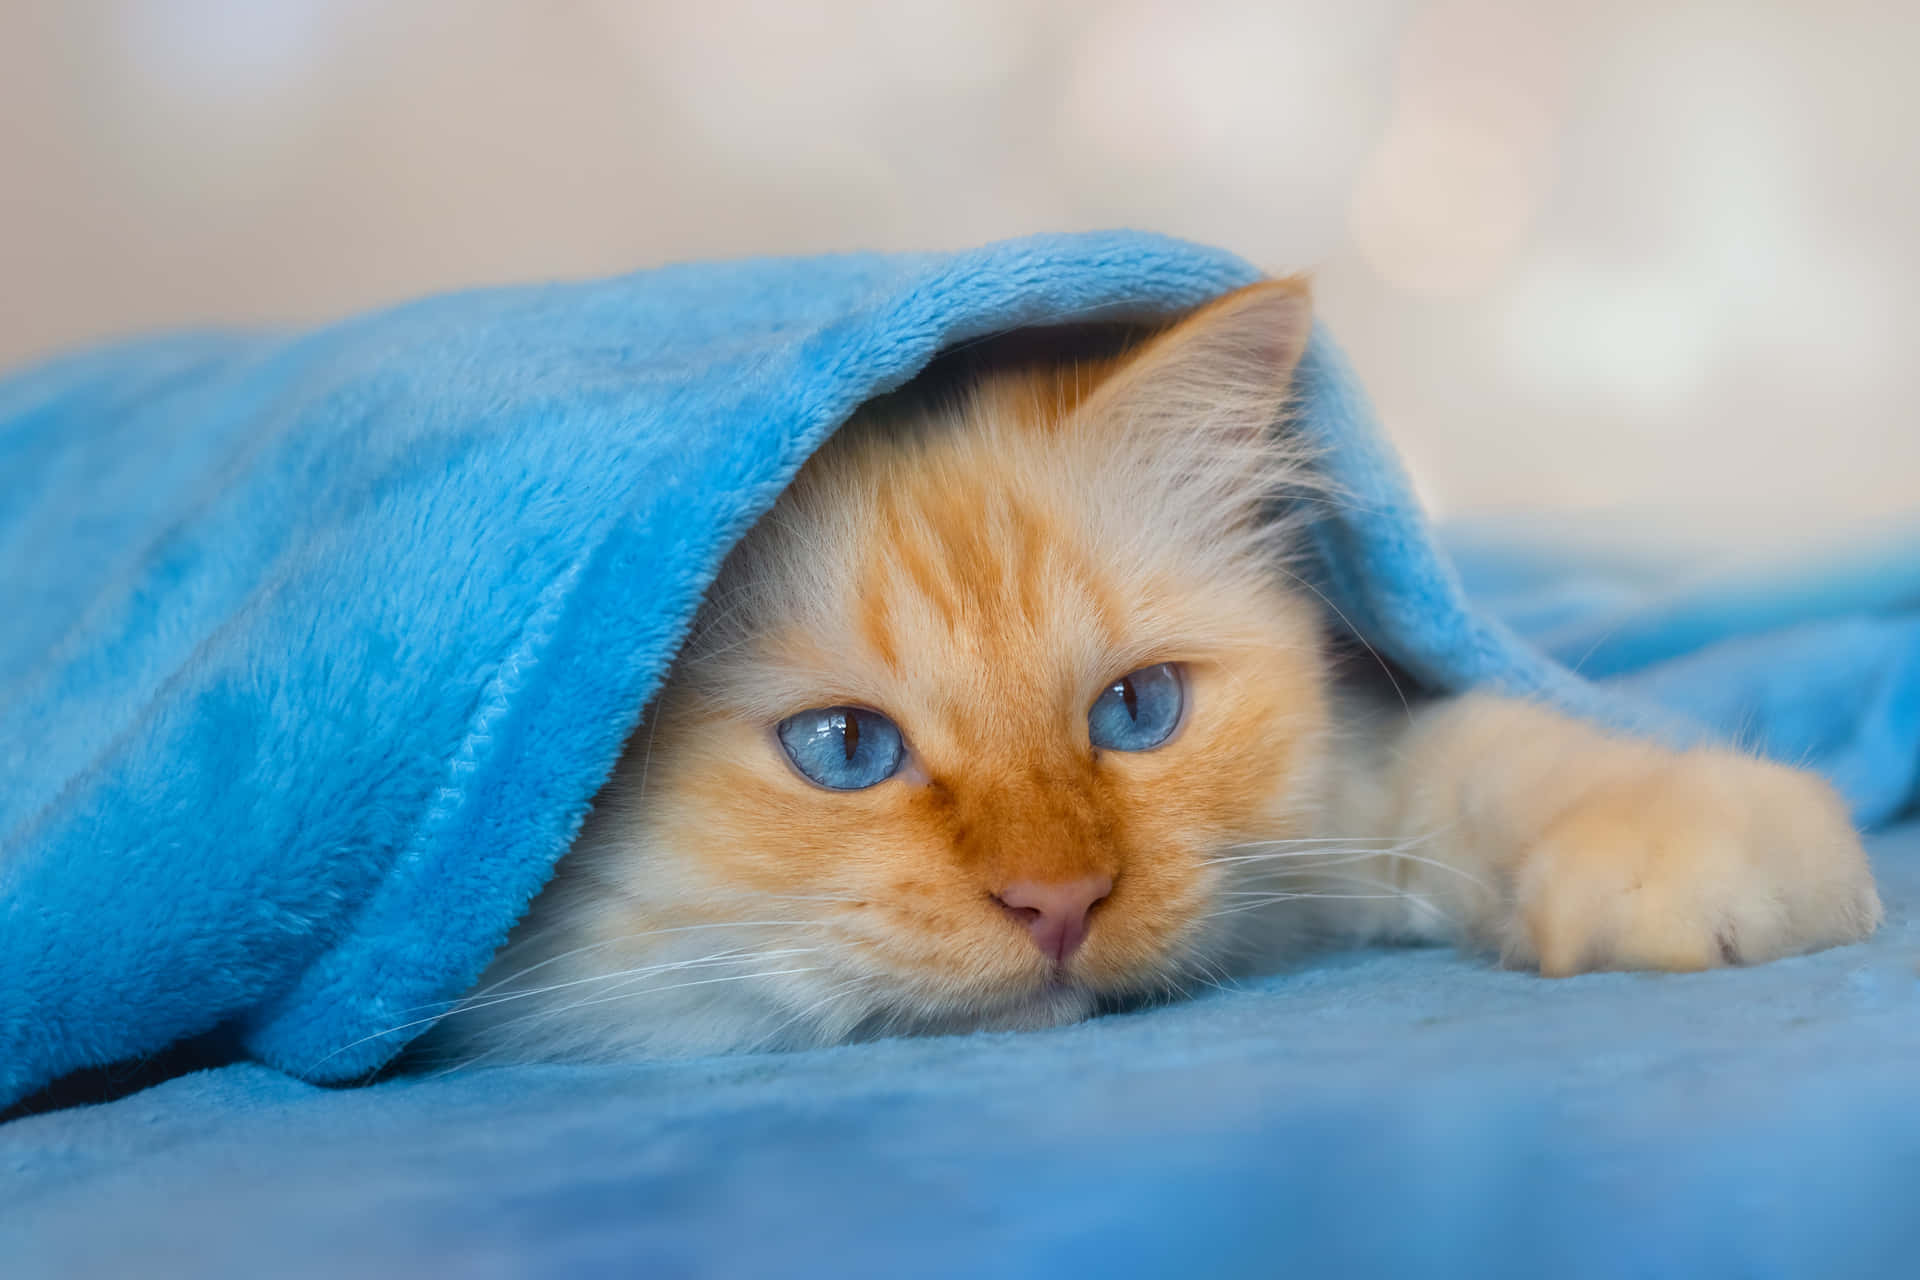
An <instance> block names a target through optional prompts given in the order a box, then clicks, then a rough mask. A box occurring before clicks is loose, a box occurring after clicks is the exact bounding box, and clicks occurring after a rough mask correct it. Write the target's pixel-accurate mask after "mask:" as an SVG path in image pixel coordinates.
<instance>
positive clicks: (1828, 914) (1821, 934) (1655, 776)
mask: <svg viewBox="0 0 1920 1280" xmlns="http://www.w3.org/2000/svg"><path fill="white" fill-rule="evenodd" d="M1512 871H1513V879H1512V881H1511V885H1512V891H1513V898H1512V907H1511V914H1510V915H1509V917H1508V919H1507V921H1506V925H1505V928H1504V929H1503V930H1502V931H1501V933H1502V936H1501V937H1500V939H1499V942H1500V944H1501V948H1502V952H1503V957H1504V958H1505V959H1506V961H1507V962H1508V963H1511V964H1516V965H1537V966H1538V967H1539V970H1540V972H1541V973H1542V974H1544V975H1547V976H1549V977H1560V976H1564V975H1567V974H1574V973H1583V972H1586V971H1588V970H1593V969H1667V970H1694V969H1709V968H1713V967H1715V966H1719V965H1730V964H1750V963H1756V962H1759V961H1762V960H1771V959H1774V958H1776V957H1779V956H1784V955H1791V954H1794V953H1797V952H1804V951H1813V950H1817V949H1819V948H1821V947H1829V946H1834V945H1837V944H1839V943H1844V942H1856V941H1858V940H1860V939H1862V938H1864V937H1866V936H1867V935H1868V934H1870V933H1872V932H1873V930H1874V928H1875V927H1876V926H1877V925H1878V924H1879V923H1880V915H1881V909H1880V898H1879V895H1878V894H1877V893H1876V892H1875V891H1874V886H1873V875H1872V873H1871V872H1870V871H1869V869H1868V867H1867V859H1866V855H1865V853H1864V851H1863V850H1862V849H1861V847H1860V839H1859V837H1858V836H1857V835H1856V834H1855V832H1854V830H1853V826H1852V824H1851V823H1850V822H1849V821H1848V819H1847V814H1846V811H1845V809H1844V808H1843V807H1842V806H1841V803H1840V800H1839V797H1838V796H1836V795H1835V794H1834V792H1833V790H1832V789H1831V788H1830V787H1828V786H1827V785H1826V783H1825V782H1823V781H1821V780H1820V779H1818V778H1816V777H1814V776H1813V775H1811V774H1807V773H1802V772H1798V771H1796V770H1792V769H1787V768H1784V767H1782V766H1779V765H1775V764H1769V763H1766V762H1763V761H1759V760H1754V759H1751V758H1748V757H1746V756H1740V755H1736V754H1733V753H1731V752H1722V751H1696V752H1690V753H1687V754H1684V755H1665V754H1662V755H1661V756H1660V757H1659V759H1658V760H1657V761H1656V762H1653V763H1651V764H1650V767H1647V768H1645V769H1636V770H1633V771H1632V772H1631V773H1629V774H1628V775H1626V776H1624V777H1617V778H1614V779H1610V780H1607V781H1605V782H1602V783H1600V784H1598V785H1595V786H1594V787H1593V788H1592V789H1591V790H1588V791H1587V792H1585V793H1584V794H1583V795H1582V796H1581V797H1580V799H1578V800H1577V801H1576V802H1574V803H1573V804H1572V805H1571V806H1569V807H1567V808H1566V809H1564V810H1562V811H1561V812H1560V813H1559V814H1558V816H1556V817H1555V818H1554V819H1553V820H1552V821H1551V822H1550V823H1549V824H1548V825H1547V826H1546V828H1545V829H1544V830H1543V831H1542V832H1540V834H1539V835H1538V836H1537V838H1536V839H1534V840H1533V841H1532V842H1531V843H1530V844H1529V846H1528V848H1527V849H1526V851H1525V852H1524V854H1523V855H1522V856H1521V858H1520V859H1519V862H1518V864H1517V865H1516V866H1514V867H1513V868H1512Z"/></svg>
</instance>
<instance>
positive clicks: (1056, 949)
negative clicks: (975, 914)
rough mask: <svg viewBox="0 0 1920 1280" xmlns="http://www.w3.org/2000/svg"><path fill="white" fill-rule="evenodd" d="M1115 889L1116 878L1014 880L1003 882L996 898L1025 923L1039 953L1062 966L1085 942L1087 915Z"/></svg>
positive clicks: (1014, 916) (1100, 876) (1017, 919)
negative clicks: (1114, 879) (1114, 881)
mask: <svg viewBox="0 0 1920 1280" xmlns="http://www.w3.org/2000/svg"><path fill="white" fill-rule="evenodd" d="M1112 892H1113V877H1112V876H1107V875H1098V876H1081V877H1078V878H1077V879H1073V880H1014V881H1011V882H1010V883H1008V884H1005V885H1002V886H1001V888H1000V890H999V892H997V893H995V894H994V895H993V898H994V901H995V902H998V903H999V904H1000V905H1001V906H1002V907H1003V908H1005V909H1006V911H1007V914H1008V915H1010V916H1012V917H1013V918H1014V919H1015V920H1016V921H1018V922H1019V923H1021V924H1023V925H1025V926H1026V929H1027V933H1028V935H1029V936H1030V937H1031V938H1032V939H1033V945H1034V946H1036V947H1038V948H1040V954H1042V955H1044V956H1046V957H1047V959H1049V960H1051V961H1052V962H1053V963H1054V965H1056V966H1059V965H1063V964H1065V963H1066V962H1067V960H1068V958H1069V957H1071V956H1072V955H1073V953H1074V952H1075V951H1076V950H1078V949H1079V947H1080V944H1081V943H1082V942H1085V941H1086V938H1087V928H1088V916H1089V915H1090V914H1091V913H1092V911H1093V909H1094V908H1095V907H1096V906H1098V905H1099V904H1100V903H1101V902H1103V901H1105V900H1106V897H1107V895H1108V894H1110V893H1112Z"/></svg>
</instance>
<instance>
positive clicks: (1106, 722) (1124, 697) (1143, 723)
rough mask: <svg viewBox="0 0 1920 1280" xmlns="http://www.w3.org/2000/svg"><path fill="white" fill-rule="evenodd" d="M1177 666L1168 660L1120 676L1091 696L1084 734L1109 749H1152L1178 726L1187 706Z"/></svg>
mask: <svg viewBox="0 0 1920 1280" xmlns="http://www.w3.org/2000/svg"><path fill="white" fill-rule="evenodd" d="M1186 701H1187V695H1186V688H1185V686H1184V684H1183V682H1182V681H1181V679H1180V669H1179V668H1178V667H1176V666H1175V665H1174V664H1173V663H1171V662H1162V663H1159V664H1158V665H1156V666H1151V667H1142V668H1140V669H1139V670H1138V671H1134V672H1129V673H1128V674H1127V675H1124V676H1121V677H1120V678H1119V679H1118V680H1115V681H1114V682H1113V683H1112V684H1110V685H1108V686H1107V688H1106V691H1105V692H1104V693H1102V694H1101V695H1100V696H1099V697H1098V698H1095V699H1094V702H1093V708H1092V710H1090V711H1088V712H1087V736H1088V737H1089V738H1090V739H1091V740H1092V741H1093V745H1094V746H1096V747H1100V748H1103V749H1105V750H1108V751H1151V750H1153V749H1154V748H1155V747H1157V746H1159V745H1160V744H1161V743H1163V742H1165V741H1166V740H1167V739H1168V738H1171V737H1172V736H1173V731H1174V730H1175V729H1177V728H1179V727H1180V714H1181V712H1182V711H1183V710H1184V709H1185V707H1186Z"/></svg>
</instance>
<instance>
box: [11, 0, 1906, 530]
mask: <svg viewBox="0 0 1920 1280" xmlns="http://www.w3.org/2000/svg"><path fill="white" fill-rule="evenodd" d="M1917 63H1920V5H1916V4H1913V3H1906V2H1904V0H1791V2H1789V0H1773V2H1768V0H1743V2H1728V0H1615V2H1613V3H1609V4H1606V5H1594V4H1591V3H1584V2H1575V0H1566V2H1562V0H1180V2H1178V3H1175V2H1173V0H1160V2H1158V3H1094V2H1092V0H1063V2H1062V3H1056V4H1043V3H1035V2H1033V0H952V2H947V0H898V2H895V3H884V4H883V3H856V2H854V0H824V2H816V3H776V2H773V0H667V2H661V3H618V2H616V0H548V2H540V3H534V2H528V3H518V4H508V3H492V2H489V0H0V280H3V281H4V282H5V297H6V305H5V307H4V309H3V310H0V365H6V366H11V365H15V364H18V363H20V362H22V361H25V360H28V359H30V358H32V357H34V356H36V355H40V354H43V353H46V352H50V351H53V350H56V349H59V348H62V347H66V346H70V345H72V344H74V343H76V342H81V341H84V340H88V339H93V338H98V337H102V336H105V335H112V334H121V333H126V332H129V331H137V330H143V329H151V328H155V327H165V326H178V325H188V324H202V323H206V322H254V321H276V322H280V321H317V320H322V319H325V318H328V317H332V316H336V315H340V314H342V313H345V312H348V311H352V310H355V309H358V308H362V307H366V306H370V305H373V304H377V303H381V302H385V301H389V300H394V299H399V298H403V297H406V296H409V295H413V294H418V293H422V292H427V291H432V290H440V289H446V288H450V287H455V286H463V285H471V284H480V283H488V282H495V281H521V280H531V279H543V278H552V277H568V276H581V275H593V274H605V273H613V272H621V271H627V270H631V269H633V268H636V267H644V266H650V265H654V264H657V263H662V262H667V261H671V260H676V259H687V258H701V257H712V256H723V255H724V256H732V255H740V254H753V253H767V252H779V253H789V252H811V251H817V250H829V249H843V248H882V249H892V248H942V247H959V246H965V245H970V244H975V243H978V242H981V241H984V240H989V239H993V238H997V237H1002V236H1009V235H1017V234H1021V233H1025V232H1029V231H1036V230H1054V229H1078V228H1093V227H1106V226H1115V225H1128V226H1137V227H1146V228H1152V229H1156V230H1161V231H1167V232H1172V233H1175V234H1178V235H1183V236H1187V237H1191V238H1194V239H1198V240H1204V241H1209V242H1213V243H1217V244H1220V245H1224V246H1226V247H1229V248H1232V249H1235V250H1237V251H1239V252H1240V253H1242V254H1243V255H1246V256H1247V257H1250V258H1252V259H1253V260H1255V261H1256V262H1258V263H1260V264H1261V265H1263V266H1265V267H1268V268H1270V269H1274V270H1292V269H1300V268H1307V269H1312V270H1313V271H1315V272H1316V273H1317V278H1318V288H1319V295H1320V299H1321V307H1322V312H1323V314H1324V315H1325V316H1326V317H1327V319H1328V320H1329V322H1330V323H1331V324H1332V326H1333V327H1334V330H1335V332H1336V333H1337V334H1338V335H1339V336H1340V337H1341V338H1342V339H1343V341H1344V343H1345V344H1346V346H1347V347H1348V350H1349V353H1350V354H1351V356H1352V357H1353V359H1354V362H1355V363H1356V364H1357V365H1358V366H1359V368H1360V371H1361V373H1362V376H1363V378H1364V379H1365V381H1366V383H1367V385H1368V386H1369V388H1370V389H1371V391H1372V393H1373V395H1374V397H1375V399H1376V401H1377V402H1378V404H1379V407H1380V409H1381V412H1382V415H1383V417H1384V418H1385V420H1386V422H1387V424H1388V426H1389V428H1390V430H1391V432H1392V434H1393V435H1394V437H1395V438H1396V440H1397V441H1398V443H1399V444H1400V446H1401V447H1402V449H1403V450H1404V451H1405V452H1406V454H1407V455H1408V457H1409V459H1410V462H1411V465H1412V467H1413V470H1414V472H1415V475H1416V478H1417V481H1418V484H1419V486H1420V488H1421V490H1422V492H1423V494H1424V495H1425V496H1426V497H1427V499H1428V501H1429V502H1430V504H1432V505H1433V506H1435V507H1436V508H1438V509H1439V510H1440V511H1442V512H1443V513H1445V514H1448V515H1453V516H1459V515H1498V514H1502V513H1514V512H1528V511H1555V512H1564V513H1571V514H1572V515H1573V516H1574V517H1576V518H1578V517H1579V516H1580V514H1581V513H1586V514H1587V515H1588V516H1589V517H1590V518H1593V519H1600V518H1601V513H1605V520H1606V521H1607V522H1608V523H1609V524H1611V525H1613V526H1614V527H1615V528H1621V527H1626V526H1630V525H1632V524H1634V523H1635V521H1637V520H1638V519H1640V518H1641V517H1643V516H1644V518H1645V519H1646V520H1647V521H1648V522H1649V525H1650V526H1651V524H1652V523H1655V522H1658V521H1660V520H1666V521H1667V522H1668V524H1671V516H1670V514H1669V515H1668V516H1660V515H1658V514H1657V513H1662V512H1665V513H1672V512H1674V511H1685V512H1686V513H1688V514H1687V516H1686V518H1685V520H1684V521H1683V522H1682V523H1683V525H1684V526H1685V527H1687V528H1688V529H1690V530H1705V531H1711V532H1712V533H1714V534H1716V535H1722V536H1724V535H1734V536H1739V537H1746V538H1752V539H1758V540H1764V541H1770V542H1784V543H1788V544H1792V543H1797V542H1800V541H1803V540H1809V539H1815V538H1825V537H1828V536H1835V535H1845V534H1851V533H1856V532H1859V531H1862V530H1866V529H1870V528H1872V527H1874V526H1875V525H1878V524H1884V523H1886V522H1889V521H1891V520H1894V519H1895V518H1897V517H1899V516H1901V515H1903V514H1910V513H1912V512H1914V511H1915V510H1916V509H1920V429H1917V428H1916V425H1915V411H1916V409H1920V362H1916V361H1915V360H1914V359H1913V358H1912V356H1911V355H1910V353H1909V346H1910V344H1911V343H1912V342H1913V340H1914V337H1915V335H1916V333H1917V332H1920V324H1917V323H1916V321H1920V237H1916V234H1915V228H1916V227H1920V160H1917V159H1916V152H1915V143H1914V139H1915V138H1916V137H1920V85H1917V84H1916V78H1917V77H1916V72H1915V67H1916V64H1917ZM1622 513H1625V515H1626V516H1627V518H1626V519H1623V518H1622Z"/></svg>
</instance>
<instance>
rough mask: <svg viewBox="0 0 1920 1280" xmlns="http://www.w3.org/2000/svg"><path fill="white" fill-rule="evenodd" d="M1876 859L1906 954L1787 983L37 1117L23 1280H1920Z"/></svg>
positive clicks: (1104, 1022)
mask: <svg viewBox="0 0 1920 1280" xmlns="http://www.w3.org/2000/svg"><path fill="white" fill-rule="evenodd" d="M1868 852H1869V854H1870V855H1871V856H1872V857H1873V859H1874V863H1875V868H1876V870H1877V872H1878V874H1879V876H1880V881H1881V891H1882V894H1883V896H1884V897H1885V900H1886V904H1887V923H1886V925H1885V926H1884V927H1883V928H1882V930H1881V931H1880V933H1879V934H1878V935H1877V936H1876V937H1875V938H1874V939H1873V940H1872V941H1871V942H1869V943H1866V944H1864V945H1862V946H1857V947H1843V948H1839V949H1837V950H1833V951H1827V952H1822V953H1820V954H1819V955H1813V956H1806V957H1802V958H1799V959H1794V960H1785V961H1781V962H1778V963H1776V964H1770V965H1761V966H1758V967H1755V968H1750V969H1733V970H1721V971H1719V972H1714V973H1701V974H1678V975H1653V974H1591V975H1587V976H1584V977H1579V978H1571V979H1567V980H1564V981H1560V982H1546V981H1542V980H1541V979H1538V978H1534V977H1531V976H1529V975H1527V974H1522V973H1511V972H1503V971H1501V970H1498V969H1495V968H1492V967H1490V966H1488V965H1486V964H1484V963H1481V962H1479V961H1476V960H1474V959H1472V958H1469V957H1462V956H1457V955H1453V954H1450V953H1448V952H1445V951H1436V950H1424V951H1376V952H1361V953H1356V954H1349V955H1337V956H1330V957H1325V958H1323V959H1321V960H1320V961H1318V962H1316V963H1315V964H1313V965H1312V966H1311V967H1308V968H1306V969H1303V970H1300V971H1298V972H1294V973H1289V974H1283V975H1280V976H1277V977H1274V978H1270V979H1263V980H1260V981H1257V982H1249V983H1245V984H1243V985H1241V986H1238V987H1236V988H1235V989H1233V990H1229V991H1213V990H1206V991H1204V992H1202V993H1201V994H1200V995H1199V996H1198V997H1197V998H1196V999H1194V1000H1191V1001H1188V1002H1184V1003H1181V1004H1178V1005H1170V1006H1168V1007H1166V1008H1162V1009H1156V1010H1152V1011H1150V1012H1145V1013H1139V1014H1129V1015H1125V1016H1120V1017H1108V1018H1100V1019H1096V1020H1095V1021H1092V1022H1087V1023H1082V1024H1079V1025H1077V1026H1071V1027H1061V1028H1059V1029H1057V1030H1052V1031H1045V1032H1037V1033H1028V1034H1022V1035H1004V1034H993V1035H973V1036H958V1037H946V1038H928V1039H918V1040H897V1041H883V1042H879V1043H875V1044H865V1045H856V1046H850V1047H847V1048H840V1049H829V1050H822V1051H818V1052H808V1053H791V1054H776V1055H764V1056H762V1055H744V1056H739V1057H732V1058H722V1059H710V1060H703V1061H694V1062H680V1063H667V1064H660V1063H655V1064H644V1063H634V1064H626V1065H620V1066H604V1067H599V1066H596V1067H512V1068H502V1069H496V1070H467V1071H461V1072H455V1073H452V1074H449V1075H446V1076H442V1077H407V1076H400V1077H395V1078H391V1079H387V1080H383V1081H381V1082H380V1083H378V1084H375V1085H372V1086H369V1087H366V1088H354V1089H326V1088H320V1087H317V1086H314V1085H311V1084H307V1083H304V1082H301V1081H298V1080H295V1079H293V1078H292V1077H290V1076H287V1075H284V1074H281V1073H278V1072H274V1071H271V1070H268V1069H267V1068H264V1067H261V1066H257V1065H253V1064H242V1065H237V1066H231V1067H227V1068H224V1069H221V1070H217V1071H202V1072H199V1073H197V1074H193V1075H189V1076H185V1077H182V1078H178V1079H174V1080H172V1081H170V1082H168V1083H166V1084H163V1085H160V1086H159V1087H156V1088H151V1089H148V1090H146V1091H144V1092H140V1093H135V1094H132V1095H131V1096H128V1097H124V1098H122V1099H120V1100H119V1101H116V1102H113V1103H110V1104H108V1105H105V1106H93V1107H80V1108H74V1109H70V1110H65V1111H55V1112H52V1113H49V1114H42V1115H34V1116H29V1117H27V1118H25V1119H21V1120H15V1121H13V1122H11V1123H8V1124H4V1125H0V1188H4V1192H3V1193H0V1258H4V1259H5V1264H4V1267H3V1268H0V1269H4V1271H5V1273H6V1275H7V1277H8V1280H41V1278H42V1277H46V1278H48V1280H56V1278H57V1280H73V1278H75V1277H94V1276H98V1277H102V1278H103V1280H109V1278H111V1280H118V1278H119V1277H125V1276H140V1277H157V1276H183V1277H193V1278H194V1280H211V1278H213V1277H229V1276H231V1277H236V1278H242V1277H244V1278H245V1280H255V1278H257V1277H260V1276H274V1277H277V1278H278V1277H307V1276H312V1277H328V1278H331V1277H339V1276H460V1277H488V1278H490V1280H503V1278H505V1277H519V1276H524V1277H528V1278H529V1280H536V1278H537V1280H551V1278H553V1277H569V1278H572V1277H598V1276H606V1277H610V1278H611V1277H623V1278H624V1277H633V1276H645V1277H654V1276H660V1277H680V1276H716V1277H735V1276H822V1277H827V1276H832V1277H847V1276H876V1277H901V1276H914V1277H921V1276H928V1277H945V1276H953V1277H979V1276H1007V1277H1026V1276H1032V1277H1036V1278H1044V1280H1059V1278H1060V1277H1063V1276H1101V1277H1132V1276H1164V1277H1169V1280H1173V1278H1178V1280H1188V1278H1189V1277H1221V1276H1236V1277H1237V1276H1246V1277H1274V1276H1308V1277H1321V1276H1329V1277H1333V1276H1338V1277H1349V1276H1380V1277H1392V1278H1394V1280H1404V1278H1405V1277H1409V1276H1445V1277H1474V1278H1475V1280H1481V1278H1486V1277H1514V1280H1537V1277H1541V1276H1555V1277H1566V1278H1567V1280H1617V1278H1618V1277H1622V1276H1632V1277H1640V1278H1642V1280H1655V1278H1658V1277H1672V1278H1673V1280H1709V1278H1713V1277H1722V1276H1725V1277H1738V1278H1740V1280H1766V1278H1769V1277H1805V1278H1806V1280H1855V1278H1859V1277H1875V1276H1884V1277H1889V1278H1892V1277H1909V1276H1912V1275H1913V1273H1914V1266H1913V1259H1914V1257H1915V1252H1916V1250H1917V1249H1920V1215H1916V1214H1915V1212H1914V1188H1915V1186H1916V1184H1917V1183H1920V1105H1916V1102H1917V1100H1920V1086H1916V1082H1915V1069H1914V1064H1915V1062H1916V1061H1920V973H1917V972H1916V968H1915V965H1916V961H1920V925H1916V910H1917V909H1920V824H1913V823H1908V824H1904V825H1902V826H1899V827H1897V828H1894V829H1892V830H1889V831H1887V832H1884V833H1882V834H1880V835H1878V836H1875V837H1873V838H1871V839H1870V840H1869V841H1868Z"/></svg>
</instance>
